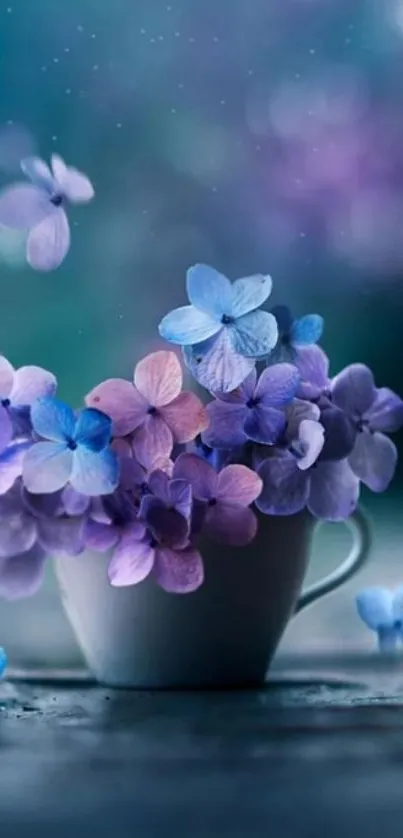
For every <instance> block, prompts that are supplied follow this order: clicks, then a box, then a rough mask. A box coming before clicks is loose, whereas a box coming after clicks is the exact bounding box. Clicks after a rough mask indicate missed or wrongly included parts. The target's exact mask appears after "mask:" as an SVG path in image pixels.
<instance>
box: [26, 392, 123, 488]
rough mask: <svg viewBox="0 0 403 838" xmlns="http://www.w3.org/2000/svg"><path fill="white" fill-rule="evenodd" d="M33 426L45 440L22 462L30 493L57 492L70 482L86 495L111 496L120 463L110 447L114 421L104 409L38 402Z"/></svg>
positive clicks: (116, 482) (55, 400)
mask: <svg viewBox="0 0 403 838" xmlns="http://www.w3.org/2000/svg"><path fill="white" fill-rule="evenodd" d="M31 421H32V427H33V429H34V431H35V433H36V434H37V435H38V436H39V437H41V438H42V440H46V441H40V442H37V443H35V444H34V445H33V446H32V448H31V449H30V450H29V451H28V453H27V455H26V456H25V459H24V464H23V479H24V484H25V487H26V488H27V489H28V491H29V492H32V494H40V493H49V492H56V491H58V490H59V489H62V488H63V486H65V485H66V484H67V483H68V482H70V483H71V485H72V487H73V489H75V490H76V491H77V492H80V493H81V494H83V495H107V494H110V493H111V492H113V491H114V490H115V489H116V487H117V485H118V480H119V464H118V459H117V456H116V454H115V452H114V451H112V450H111V449H110V448H109V442H110V439H111V427H112V422H111V419H109V417H108V416H106V415H105V414H104V413H102V412H101V411H100V410H96V409H94V408H85V409H84V410H82V411H81V413H79V415H78V418H76V416H75V414H74V412H73V410H72V409H71V408H70V407H69V406H68V405H66V404H64V403H63V402H61V401H59V400H58V399H54V398H43V399H38V401H37V402H35V404H34V405H33V407H32V409H31Z"/></svg>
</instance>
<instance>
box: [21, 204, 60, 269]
mask: <svg viewBox="0 0 403 838" xmlns="http://www.w3.org/2000/svg"><path fill="white" fill-rule="evenodd" d="M69 249H70V227H69V222H68V220H67V215H66V213H65V211H64V209H62V208H61V207H60V208H59V209H56V210H55V211H54V212H52V213H51V215H48V216H47V217H46V218H45V219H44V220H43V221H41V222H40V223H39V224H37V225H36V227H33V228H32V229H31V232H30V234H29V236H28V241H27V262H28V264H29V265H31V268H34V270H36V271H54V270H55V269H56V268H58V267H59V265H61V264H62V262H63V261H64V259H65V258H66V256H67V253H68V252H69Z"/></svg>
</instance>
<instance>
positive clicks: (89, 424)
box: [74, 407, 112, 451]
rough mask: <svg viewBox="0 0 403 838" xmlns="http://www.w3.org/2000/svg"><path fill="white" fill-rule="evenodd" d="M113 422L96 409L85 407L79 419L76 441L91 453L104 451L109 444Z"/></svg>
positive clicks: (75, 435)
mask: <svg viewBox="0 0 403 838" xmlns="http://www.w3.org/2000/svg"><path fill="white" fill-rule="evenodd" d="M111 432H112V420H111V419H110V417H109V416H107V415H106V414H105V413H102V412H101V411H100V410H97V409H96V408H94V407H85V408H84V410H82V411H81V412H80V413H79V415H78V419H77V424H76V428H75V432H74V440H75V441H76V443H77V445H82V446H83V447H84V448H88V450H89V451H102V450H103V449H104V448H106V446H107V445H108V444H109V442H110V439H111Z"/></svg>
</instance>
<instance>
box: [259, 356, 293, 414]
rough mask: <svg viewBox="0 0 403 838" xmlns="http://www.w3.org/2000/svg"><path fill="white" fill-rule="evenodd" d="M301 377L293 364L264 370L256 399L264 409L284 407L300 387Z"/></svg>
mask: <svg viewBox="0 0 403 838" xmlns="http://www.w3.org/2000/svg"><path fill="white" fill-rule="evenodd" d="M300 379H301V376H300V374H299V372H298V370H297V369H296V367H294V366H293V365H292V364H273V366H272V367H266V369H265V370H263V372H262V374H261V376H260V378H259V381H258V383H257V387H256V390H255V398H257V399H259V401H260V402H261V403H262V404H263V405H264V407H283V405H285V404H287V403H288V402H290V401H291V400H292V399H293V398H294V396H295V394H296V392H297V390H298V387H299V383H300Z"/></svg>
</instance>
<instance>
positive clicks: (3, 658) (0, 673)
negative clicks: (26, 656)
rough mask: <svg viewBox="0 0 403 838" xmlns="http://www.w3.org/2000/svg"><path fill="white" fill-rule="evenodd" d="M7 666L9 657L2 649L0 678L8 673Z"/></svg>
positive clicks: (0, 654)
mask: <svg viewBox="0 0 403 838" xmlns="http://www.w3.org/2000/svg"><path fill="white" fill-rule="evenodd" d="M7 664H8V660H7V655H6V653H5V651H4V649H2V648H1V647H0V678H1V677H2V676H3V675H4V673H5V671H6V668H7Z"/></svg>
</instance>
